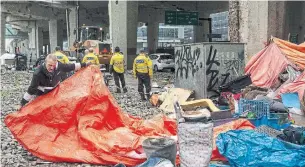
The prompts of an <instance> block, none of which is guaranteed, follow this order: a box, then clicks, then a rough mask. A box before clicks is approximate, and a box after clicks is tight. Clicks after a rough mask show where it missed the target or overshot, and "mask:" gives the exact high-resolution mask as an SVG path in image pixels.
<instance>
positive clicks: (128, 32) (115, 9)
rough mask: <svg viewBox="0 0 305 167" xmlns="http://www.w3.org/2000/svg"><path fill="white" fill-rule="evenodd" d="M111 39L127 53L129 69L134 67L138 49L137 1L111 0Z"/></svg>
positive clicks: (126, 59) (114, 44)
mask: <svg viewBox="0 0 305 167" xmlns="http://www.w3.org/2000/svg"><path fill="white" fill-rule="evenodd" d="M108 9H109V20H110V39H111V41H112V48H114V47H116V46H118V47H120V48H121V51H122V52H123V53H124V55H125V63H127V69H132V64H133V60H134V59H135V57H136V51H137V23H138V2H137V1H109V4H108Z"/></svg>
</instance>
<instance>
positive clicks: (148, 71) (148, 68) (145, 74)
mask: <svg viewBox="0 0 305 167" xmlns="http://www.w3.org/2000/svg"><path fill="white" fill-rule="evenodd" d="M133 75H134V77H135V78H138V92H139V93H140V96H141V99H142V100H146V99H145V95H144V86H143V85H145V89H146V97H147V98H148V99H149V98H150V91H151V79H152V75H153V71H152V61H151V60H150V58H149V57H148V56H147V55H146V54H145V52H144V50H141V52H140V54H139V55H138V56H137V57H136V58H135V60H134V62H133Z"/></svg>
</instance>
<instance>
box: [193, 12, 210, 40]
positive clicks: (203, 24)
mask: <svg viewBox="0 0 305 167" xmlns="http://www.w3.org/2000/svg"><path fill="white" fill-rule="evenodd" d="M209 17H210V13H209V12H199V18H209ZM209 33H210V25H209V21H208V20H198V25H196V26H194V40H193V41H194V42H195V43H198V42H208V41H209V39H208V37H207V35H208V34H209Z"/></svg>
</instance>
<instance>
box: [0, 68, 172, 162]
mask: <svg viewBox="0 0 305 167" xmlns="http://www.w3.org/2000/svg"><path fill="white" fill-rule="evenodd" d="M125 76H126V82H127V88H128V93H126V94H123V93H121V94H117V93H113V95H114V97H115V98H116V99H117V101H118V103H119V104H120V106H121V107H122V109H123V110H124V111H127V112H128V113H130V114H131V115H134V116H140V117H142V118H145V119H147V118H151V117H152V116H153V115H156V114H159V113H161V111H160V110H158V109H157V108H155V107H152V106H151V105H150V103H149V102H141V101H140V97H139V95H138V92H137V80H135V79H134V78H133V77H132V75H131V72H130V71H128V72H127V73H126V75H125ZM173 76H174V75H173V73H171V72H158V73H156V74H155V75H154V79H153V82H157V83H158V85H159V86H164V85H166V84H168V83H170V82H172V81H173ZM31 77H32V73H28V72H16V71H6V72H2V73H1V98H2V99H1V165H0V166H7V167H22V166H24V167H30V166H39V167H90V166H101V165H90V164H80V163H50V162H46V161H44V160H41V159H39V158H37V157H35V156H33V155H32V154H31V153H29V152H28V151H26V150H25V149H24V148H23V147H22V146H21V145H20V144H19V143H18V142H17V141H16V140H15V139H14V137H13V136H12V135H11V133H10V131H9V129H8V128H7V127H6V126H5V124H4V118H5V116H6V115H8V114H9V113H12V112H16V110H17V108H18V107H17V106H18V104H19V103H20V98H21V97H22V96H23V93H24V92H25V91H26V90H27V88H28V85H29V84H30V81H31ZM109 89H110V91H111V92H114V91H115V87H114V81H113V80H112V81H110V85H109Z"/></svg>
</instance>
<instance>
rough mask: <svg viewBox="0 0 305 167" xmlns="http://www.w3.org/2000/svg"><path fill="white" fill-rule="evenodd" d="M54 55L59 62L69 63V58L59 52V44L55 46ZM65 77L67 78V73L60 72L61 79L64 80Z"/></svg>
mask: <svg viewBox="0 0 305 167" xmlns="http://www.w3.org/2000/svg"><path fill="white" fill-rule="evenodd" d="M54 55H55V56H56V57H57V60H58V61H59V62H61V63H63V64H68V63H69V58H68V57H67V56H66V55H65V54H63V53H62V52H61V48H60V46H56V48H55V52H54ZM67 78H68V73H66V72H62V73H61V81H64V80H65V79H67Z"/></svg>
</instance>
